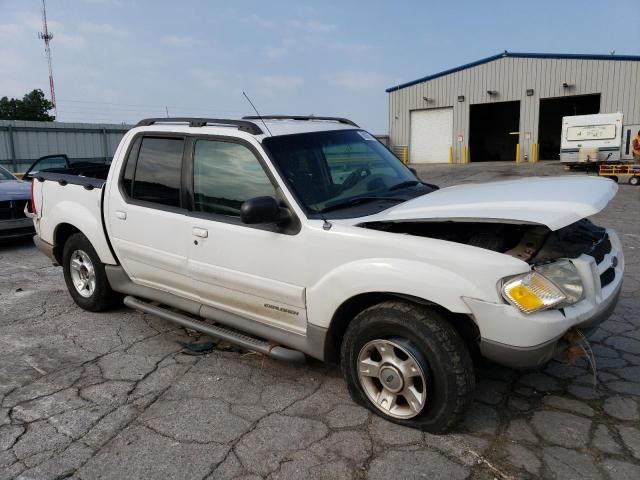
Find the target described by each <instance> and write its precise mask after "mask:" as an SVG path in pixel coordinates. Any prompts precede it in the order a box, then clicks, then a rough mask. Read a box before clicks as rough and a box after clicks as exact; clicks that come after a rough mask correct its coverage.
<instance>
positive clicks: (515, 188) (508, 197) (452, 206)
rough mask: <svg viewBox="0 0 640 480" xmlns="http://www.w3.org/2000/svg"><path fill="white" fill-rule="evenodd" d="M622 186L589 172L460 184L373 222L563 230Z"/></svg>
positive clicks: (399, 207)
mask: <svg viewBox="0 0 640 480" xmlns="http://www.w3.org/2000/svg"><path fill="white" fill-rule="evenodd" d="M617 191H618V185H617V184H616V183H615V182H613V181H611V180H608V179H606V178H599V177H588V176H566V177H532V178H522V179H518V180H507V181H501V182H491V183H481V184H468V185H457V186H454V187H448V188H443V189H440V190H437V191H435V192H432V193H429V194H427V195H423V196H421V197H417V198H414V199H412V200H409V201H407V202H404V203H402V204H400V205H397V206H395V207H392V208H389V209H387V210H385V211H383V212H380V213H379V214H376V215H372V216H371V217H368V218H367V222H394V221H419V220H431V219H438V220H449V219H450V220H459V221H460V220H465V221H470V220H472V221H485V222H492V221H510V222H513V223H535V224H541V225H546V226H547V227H548V228H550V229H551V230H558V229H560V228H562V227H566V226H567V225H570V224H572V223H574V222H577V221H578V220H580V219H582V218H585V217H589V216H591V215H594V214H596V213H598V212H599V211H600V210H602V209H603V208H604V207H605V206H606V205H607V203H609V201H610V200H611V199H612V198H613V197H614V196H615V194H616V192H617Z"/></svg>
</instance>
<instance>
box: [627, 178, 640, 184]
mask: <svg viewBox="0 0 640 480" xmlns="http://www.w3.org/2000/svg"><path fill="white" fill-rule="evenodd" d="M638 184H640V177H631V178H630V179H629V185H638Z"/></svg>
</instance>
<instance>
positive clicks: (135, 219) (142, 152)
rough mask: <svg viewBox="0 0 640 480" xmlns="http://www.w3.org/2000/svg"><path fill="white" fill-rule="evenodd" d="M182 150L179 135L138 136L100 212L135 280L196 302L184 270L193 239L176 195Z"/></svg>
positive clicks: (113, 241)
mask: <svg viewBox="0 0 640 480" xmlns="http://www.w3.org/2000/svg"><path fill="white" fill-rule="evenodd" d="M183 149H184V138H181V137H172V136H167V137H158V136H145V137H138V138H137V139H136V140H135V141H134V143H133V146H132V148H131V149H130V151H129V155H128V158H127V159H126V162H127V163H126V165H124V167H123V168H124V174H123V176H122V178H121V179H120V180H119V182H118V183H117V184H114V183H112V184H111V186H110V189H109V197H108V204H107V209H106V212H107V221H108V222H109V225H110V227H111V228H110V231H109V235H110V237H111V241H112V243H113V247H114V249H115V251H116V253H117V255H118V259H119V260H120V262H121V263H122V266H123V267H124V270H125V272H127V274H128V275H129V276H130V277H131V279H132V280H133V281H134V282H135V283H137V284H140V285H144V286H147V287H152V288H156V289H158V290H162V291H166V292H170V293H173V294H175V295H180V296H182V297H186V298H191V299H193V300H197V295H196V294H195V293H194V292H193V291H192V280H191V276H190V274H189V271H188V268H187V251H188V249H189V246H190V244H191V242H192V241H193V240H192V239H191V232H190V231H189V227H190V222H189V217H188V216H187V215H186V213H187V209H186V205H183V203H184V201H183V199H182V198H181V175H182V157H183Z"/></svg>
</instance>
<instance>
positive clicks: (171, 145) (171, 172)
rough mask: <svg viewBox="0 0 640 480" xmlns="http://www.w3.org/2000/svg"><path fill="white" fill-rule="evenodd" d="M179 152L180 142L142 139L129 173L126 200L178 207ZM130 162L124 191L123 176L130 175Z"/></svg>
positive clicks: (180, 163) (182, 144)
mask: <svg viewBox="0 0 640 480" xmlns="http://www.w3.org/2000/svg"><path fill="white" fill-rule="evenodd" d="M134 148H135V146H134ZM183 149H184V140H183V139H181V138H156V137H144V138H143V139H142V143H141V144H140V153H139V154H138V161H137V162H136V166H135V172H133V183H132V184H131V187H130V197H131V198H134V199H136V200H143V201H145V202H152V203H158V204H161V205H167V206H171V207H180V176H181V173H182V152H183ZM132 151H133V150H132ZM130 163H131V162H127V165H126V167H125V173H124V177H123V187H124V188H125V190H126V189H127V175H130V174H131V171H130V166H129V164H130Z"/></svg>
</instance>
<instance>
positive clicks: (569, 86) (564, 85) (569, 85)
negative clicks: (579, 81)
mask: <svg viewBox="0 0 640 480" xmlns="http://www.w3.org/2000/svg"><path fill="white" fill-rule="evenodd" d="M571 87H573V85H571V84H570V83H567V82H564V83H563V84H562V88H571Z"/></svg>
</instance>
